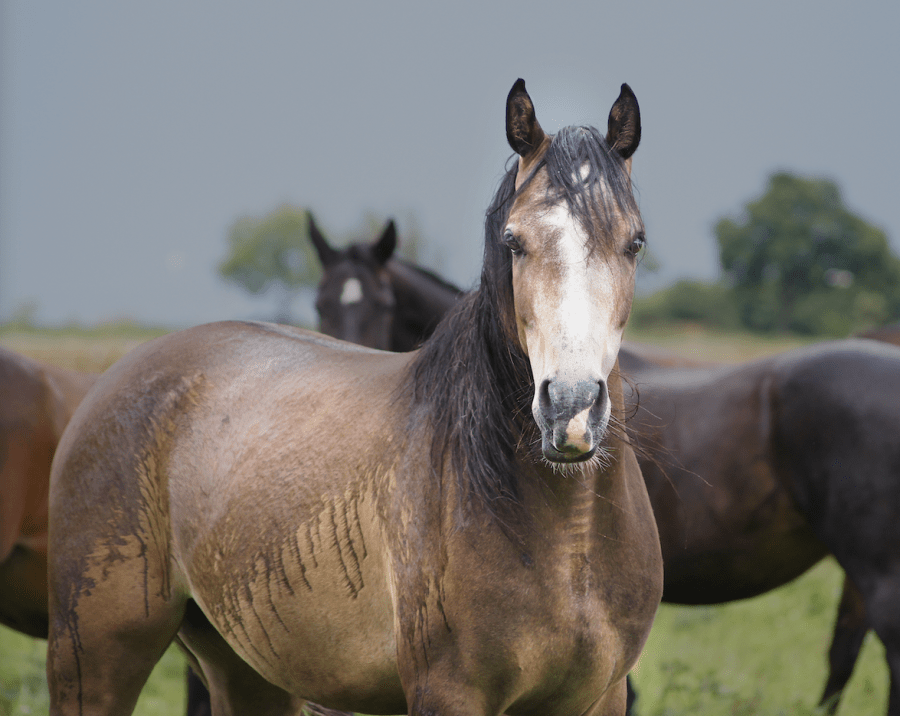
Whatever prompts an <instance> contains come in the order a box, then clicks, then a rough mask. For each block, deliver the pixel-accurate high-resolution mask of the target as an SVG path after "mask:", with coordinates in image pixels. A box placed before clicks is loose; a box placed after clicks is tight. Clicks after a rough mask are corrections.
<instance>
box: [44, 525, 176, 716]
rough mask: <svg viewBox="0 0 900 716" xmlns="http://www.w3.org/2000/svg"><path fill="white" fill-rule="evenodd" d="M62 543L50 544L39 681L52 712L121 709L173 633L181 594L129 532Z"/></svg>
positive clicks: (129, 705) (96, 715) (92, 715)
mask: <svg viewBox="0 0 900 716" xmlns="http://www.w3.org/2000/svg"><path fill="white" fill-rule="evenodd" d="M68 541H69V543H70V544H72V545H74V548H73V549H72V550H67V546H66V539H65V535H63V537H62V538H61V539H60V542H61V544H60V545H59V547H58V549H56V550H53V549H52V547H53V545H51V564H50V585H51V587H50V593H49V598H50V634H49V639H48V645H47V682H48V686H49V690H50V713H51V714H53V715H54V716H69V715H72V716H74V715H75V714H78V715H79V716H106V715H110V716H111V715H112V714H129V713H131V712H132V710H133V709H134V706H135V703H136V702H137V699H138V696H139V695H140V692H141V689H142V688H143V686H144V683H145V682H146V681H147V678H148V677H149V676H150V672H151V671H152V670H153V667H154V666H155V665H156V662H157V661H159V659H160V657H161V656H162V655H163V653H164V652H165V650H166V648H167V647H168V646H169V643H170V642H171V641H172V639H173V638H174V636H175V633H176V632H177V630H178V626H179V624H180V623H181V619H182V614H183V611H184V602H185V600H184V598H182V597H180V596H178V595H176V594H172V593H171V592H170V589H169V587H168V580H167V579H164V578H163V574H162V570H161V569H153V568H151V567H149V566H148V565H149V564H153V562H152V561H151V560H149V559H148V557H147V550H146V547H145V546H144V545H140V544H138V543H137V541H136V540H133V539H126V538H122V539H121V540H120V541H119V542H117V543H114V544H108V545H105V546H104V547H97V548H95V549H94V551H93V553H91V554H90V555H89V556H88V557H85V556H84V553H83V552H80V550H79V548H83V544H82V543H81V542H80V540H78V539H71V538H70V539H69V540H68Z"/></svg>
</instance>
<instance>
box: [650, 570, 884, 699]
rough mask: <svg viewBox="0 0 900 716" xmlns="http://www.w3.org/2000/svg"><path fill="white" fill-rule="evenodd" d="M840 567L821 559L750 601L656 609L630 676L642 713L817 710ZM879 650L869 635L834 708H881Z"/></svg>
mask: <svg viewBox="0 0 900 716" xmlns="http://www.w3.org/2000/svg"><path fill="white" fill-rule="evenodd" d="M842 579H843V572H842V571H841V569H840V568H839V567H838V566H837V564H836V563H835V562H834V561H833V560H831V559H828V560H825V561H823V562H822V563H821V564H819V565H817V566H816V567H815V568H814V569H812V570H810V571H809V572H807V573H806V574H805V575H803V576H802V577H801V578H799V579H797V580H795V581H794V582H792V583H790V584H787V585H785V586H784V587H781V588H780V589H776V590H774V591H772V592H769V593H768V594H765V595H763V596H761V597H756V598H755V599H748V600H744V601H742V602H734V603H731V604H726V605H722V606H715V607H682V606H673V605H667V604H664V605H662V606H661V607H660V610H659V613H658V615H657V617H656V623H655V624H654V628H653V631H652V632H651V634H650V638H649V640H648V641H647V645H646V647H645V649H644V653H643V655H642V656H641V660H640V662H639V665H638V667H637V668H636V669H635V671H634V683H635V687H636V689H637V690H638V693H639V700H638V702H637V706H636V711H637V713H638V714H639V715H640V716H675V715H676V714H704V715H710V716H713V715H719V714H722V715H723V716H724V715H728V716H732V715H737V714H740V715H743V716H751V715H754V716H755V715H759V716H762V715H763V714H765V715H769V714H771V715H772V716H775V715H776V714H798V715H800V714H814V713H818V712H817V711H816V709H815V706H816V703H817V702H818V699H819V696H820V695H821V690H822V687H823V686H824V685H825V677H826V674H827V655H828V647H829V646H830V643H831V632H832V626H833V624H834V618H835V613H836V609H837V602H838V599H839V597H840V590H841V582H842ZM887 689H888V673H887V666H886V664H885V661H884V649H883V647H882V646H881V642H879V641H878V639H877V638H875V636H874V635H873V634H871V633H870V634H869V636H868V637H867V638H866V642H865V644H864V646H863V652H862V654H861V655H860V660H859V662H858V663H857V666H856V669H855V671H854V673H853V678H852V679H851V681H850V684H849V685H848V687H847V689H846V690H845V693H844V695H843V699H842V703H841V708H840V711H839V712H838V713H839V714H845V715H846V714H854V715H860V716H866V715H868V714H871V715H873V716H880V715H881V714H884V713H885V711H886V709H887Z"/></svg>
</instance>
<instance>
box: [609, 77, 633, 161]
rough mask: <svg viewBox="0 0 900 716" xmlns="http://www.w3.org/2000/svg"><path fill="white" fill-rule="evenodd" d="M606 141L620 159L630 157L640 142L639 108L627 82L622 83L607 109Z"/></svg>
mask: <svg viewBox="0 0 900 716" xmlns="http://www.w3.org/2000/svg"><path fill="white" fill-rule="evenodd" d="M606 143H607V144H608V145H609V146H610V148H611V149H615V150H616V151H617V152H618V153H619V156H621V157H622V159H630V158H631V155H632V154H634V152H635V150H636V149H637V148H638V144H640V143H641V110H640V107H638V101H637V97H635V96H634V92H632V91H631V87H629V86H628V85H627V84H623V85H622V90H621V91H620V92H619V98H618V99H617V100H616V101H615V103H614V104H613V106H612V109H611V110H609V120H608V121H607V132H606Z"/></svg>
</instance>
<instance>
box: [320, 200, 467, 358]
mask: <svg viewBox="0 0 900 716" xmlns="http://www.w3.org/2000/svg"><path fill="white" fill-rule="evenodd" d="M309 235H310V238H311V239H312V243H313V246H314V247H315V249H316V252H317V253H318V256H319V260H320V261H321V262H322V268H323V273H322V280H321V282H320V283H319V290H318V293H317V295H316V310H317V312H318V314H319V330H320V331H322V333H326V334H328V335H329V336H334V337H335V338H340V339H342V340H345V341H350V342H351V343H358V344H359V345H362V346H368V347H369V348H380V349H381V350H390V351H397V352H404V351H411V350H413V349H415V348H418V347H419V346H420V345H421V344H422V341H424V340H425V339H426V338H427V337H428V336H430V335H431V334H432V333H433V332H434V329H435V328H436V327H437V324H438V322H439V321H440V320H441V319H442V318H443V317H444V316H445V315H446V314H447V313H448V312H449V310H450V308H451V307H452V306H454V305H455V304H456V302H457V301H458V300H459V298H460V296H461V295H462V291H460V289H458V288H457V287H456V286H453V285H452V284H449V283H447V282H446V281H444V280H442V279H440V278H439V277H438V276H437V275H435V274H433V273H431V272H430V271H426V270H424V269H422V268H419V267H418V266H416V265H414V264H412V263H410V262H409V261H403V260H402V259H398V258H395V257H394V250H395V249H396V247H397V232H396V228H395V227H394V222H393V221H390V222H388V224H387V226H386V227H385V229H384V232H383V233H382V235H381V237H379V238H378V239H377V240H376V241H374V242H373V243H371V244H352V245H350V246H348V247H347V248H345V249H335V248H332V247H331V245H330V244H329V243H328V241H327V240H326V238H325V236H324V235H323V234H322V232H321V230H320V229H319V227H318V225H317V224H316V222H315V220H314V219H313V217H312V214H310V215H309Z"/></svg>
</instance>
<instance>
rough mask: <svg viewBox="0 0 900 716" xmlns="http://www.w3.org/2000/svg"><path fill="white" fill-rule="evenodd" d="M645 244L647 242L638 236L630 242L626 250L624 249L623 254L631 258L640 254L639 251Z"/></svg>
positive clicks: (640, 235)
mask: <svg viewBox="0 0 900 716" xmlns="http://www.w3.org/2000/svg"><path fill="white" fill-rule="evenodd" d="M645 243H647V240H646V239H645V238H644V235H643V234H638V235H637V236H635V237H634V239H633V240H632V242H631V243H630V244H628V248H627V249H625V253H626V254H628V255H629V256H631V257H632V258H633V257H635V256H637V255H638V254H639V253H641V249H643V248H644V244H645Z"/></svg>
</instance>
